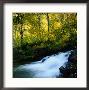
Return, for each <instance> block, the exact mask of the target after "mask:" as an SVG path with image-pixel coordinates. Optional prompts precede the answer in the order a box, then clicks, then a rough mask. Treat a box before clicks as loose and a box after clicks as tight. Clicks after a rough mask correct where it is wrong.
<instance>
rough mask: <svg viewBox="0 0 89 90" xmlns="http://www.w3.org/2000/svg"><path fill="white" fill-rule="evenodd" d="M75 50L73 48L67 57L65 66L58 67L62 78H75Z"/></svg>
mask: <svg viewBox="0 0 89 90" xmlns="http://www.w3.org/2000/svg"><path fill="white" fill-rule="evenodd" d="M76 51H77V50H73V51H72V52H71V55H70V56H69V58H68V62H67V63H66V65H65V67H64V66H61V67H60V68H59V70H60V72H61V73H62V77H64V78H76V77H77V52H76Z"/></svg>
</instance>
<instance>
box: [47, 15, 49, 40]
mask: <svg viewBox="0 0 89 90" xmlns="http://www.w3.org/2000/svg"><path fill="white" fill-rule="evenodd" d="M47 22H48V41H49V15H48V13H47Z"/></svg>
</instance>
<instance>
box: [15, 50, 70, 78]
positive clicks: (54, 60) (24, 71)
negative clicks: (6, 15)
mask: <svg viewBox="0 0 89 90" xmlns="http://www.w3.org/2000/svg"><path fill="white" fill-rule="evenodd" d="M70 52H71V51H67V52H65V53H58V54H57V55H51V56H46V57H44V58H43V59H41V60H40V61H37V62H33V63H31V64H25V65H20V66H19V67H17V68H15V70H14V73H17V76H16V77H18V75H19V77H20V76H21V77H29V78H30V77H32V78H56V77H57V76H59V74H60V71H59V68H60V67H61V66H62V65H63V64H64V63H66V62H67V61H68V57H69V55H70ZM43 60H44V61H43ZM42 61H43V62H42ZM30 74H31V75H30Z"/></svg>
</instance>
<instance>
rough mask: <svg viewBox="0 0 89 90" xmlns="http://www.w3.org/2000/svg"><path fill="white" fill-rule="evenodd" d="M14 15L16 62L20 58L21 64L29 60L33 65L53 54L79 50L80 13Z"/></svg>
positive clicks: (14, 53)
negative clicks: (78, 18)
mask: <svg viewBox="0 0 89 90" xmlns="http://www.w3.org/2000/svg"><path fill="white" fill-rule="evenodd" d="M12 15H13V50H14V52H13V55H14V61H16V62H17V61H18V58H19V60H20V61H21V62H22V61H24V60H25V61H27V59H28V58H26V57H28V56H29V60H31V61H32V60H34V59H39V58H38V57H42V56H45V55H48V54H50V53H53V52H54V53H55V52H57V51H63V50H67V49H75V48H77V13H13V14H12ZM38 49H39V50H38ZM43 51H44V52H45V53H44V52H43ZM42 53H43V54H42ZM24 58H25V59H24Z"/></svg>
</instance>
